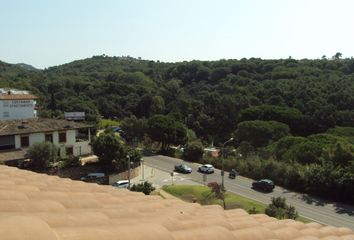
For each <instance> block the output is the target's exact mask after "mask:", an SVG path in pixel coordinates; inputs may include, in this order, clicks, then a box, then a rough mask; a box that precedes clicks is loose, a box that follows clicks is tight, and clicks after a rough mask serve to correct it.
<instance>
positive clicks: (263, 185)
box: [252, 179, 274, 192]
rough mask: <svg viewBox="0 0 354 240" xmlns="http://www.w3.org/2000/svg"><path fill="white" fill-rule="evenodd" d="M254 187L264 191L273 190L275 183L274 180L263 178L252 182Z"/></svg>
mask: <svg viewBox="0 0 354 240" xmlns="http://www.w3.org/2000/svg"><path fill="white" fill-rule="evenodd" d="M252 188H253V189H257V190H261V191H264V192H271V191H273V189H274V183H273V181H272V180H269V179H261V180H259V181H254V182H253V183H252Z"/></svg>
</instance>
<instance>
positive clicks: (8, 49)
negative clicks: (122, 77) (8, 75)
mask: <svg viewBox="0 0 354 240" xmlns="http://www.w3.org/2000/svg"><path fill="white" fill-rule="evenodd" d="M353 12H354V1H352V0H229V1H228V0H125V1H123V0H60V1H59V0H31V1H29V0H22V1H21V0H0V60H2V61H5V62H9V63H19V62H24V63H28V64H31V65H33V66H35V67H38V68H45V67H49V66H53V65H59V64H63V63H67V62H70V61H73V60H77V59H82V58H87V57H91V56H93V55H101V54H106V55H109V56H122V55H125V56H126V55H130V56H132V57H142V58H143V59H151V60H161V61H168V62H172V61H173V62H174V61H183V60H193V59H199V60H217V59H221V58H225V59H228V58H233V59H240V58H244V57H245V58H250V57H260V58H287V57H289V56H292V57H293V58H320V57H321V56H323V55H327V56H328V57H331V56H333V55H334V54H335V53H336V52H341V53H343V56H344V57H351V56H354V14H353Z"/></svg>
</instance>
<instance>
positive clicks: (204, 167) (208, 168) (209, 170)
mask: <svg viewBox="0 0 354 240" xmlns="http://www.w3.org/2000/svg"><path fill="white" fill-rule="evenodd" d="M214 170H215V169H214V167H213V165H211V164H204V165H202V166H200V167H199V168H198V171H199V172H201V173H214Z"/></svg>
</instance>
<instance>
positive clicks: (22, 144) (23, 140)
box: [21, 136, 29, 147]
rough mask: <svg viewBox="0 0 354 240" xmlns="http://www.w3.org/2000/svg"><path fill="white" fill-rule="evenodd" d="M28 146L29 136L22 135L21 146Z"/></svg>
mask: <svg viewBox="0 0 354 240" xmlns="http://www.w3.org/2000/svg"><path fill="white" fill-rule="evenodd" d="M28 146H29V137H28V136H21V147H28Z"/></svg>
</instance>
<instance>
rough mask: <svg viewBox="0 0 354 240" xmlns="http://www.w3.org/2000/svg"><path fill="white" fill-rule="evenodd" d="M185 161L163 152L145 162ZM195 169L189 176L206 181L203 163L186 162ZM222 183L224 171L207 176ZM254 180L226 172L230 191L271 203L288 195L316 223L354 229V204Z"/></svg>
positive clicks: (166, 167) (161, 165)
mask: <svg viewBox="0 0 354 240" xmlns="http://www.w3.org/2000/svg"><path fill="white" fill-rule="evenodd" d="M180 163H185V162H184V161H183V160H181V159H177V158H171V157H166V156H162V155H155V156H144V164H146V165H148V166H150V167H153V168H157V169H160V170H162V171H166V172H171V171H172V170H173V169H174V166H175V165H176V164H180ZM186 164H187V165H188V166H190V167H191V168H192V169H193V172H192V173H191V174H190V175H188V176H189V177H190V178H191V179H192V180H193V181H195V182H198V183H203V174H201V173H199V172H197V170H198V167H199V166H200V164H196V163H186ZM214 181H216V182H221V172H220V170H218V169H216V170H215V173H214V174H209V175H207V180H206V182H214ZM252 181H253V180H252V179H249V178H245V177H241V176H237V177H236V179H229V178H228V173H226V172H225V188H226V189H227V191H230V192H234V193H237V194H239V195H242V196H245V197H248V198H251V199H253V200H256V201H259V202H262V203H265V204H268V203H270V199H271V197H278V196H281V197H285V198H286V200H287V202H288V203H289V204H291V205H293V206H295V207H296V210H297V211H298V212H299V214H300V215H301V216H304V217H306V218H309V219H312V220H314V221H316V222H319V223H322V224H326V225H332V226H337V227H348V228H351V229H352V230H354V206H350V205H345V204H340V203H335V202H328V201H325V200H321V199H318V198H315V197H311V196H309V195H307V194H301V193H296V192H292V191H289V190H286V189H284V188H281V187H277V186H276V187H275V188H274V191H273V192H271V193H263V192H258V191H255V190H253V189H252V188H251V185H252Z"/></svg>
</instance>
